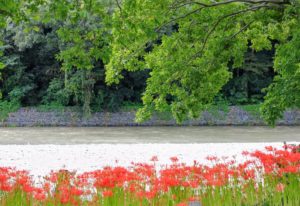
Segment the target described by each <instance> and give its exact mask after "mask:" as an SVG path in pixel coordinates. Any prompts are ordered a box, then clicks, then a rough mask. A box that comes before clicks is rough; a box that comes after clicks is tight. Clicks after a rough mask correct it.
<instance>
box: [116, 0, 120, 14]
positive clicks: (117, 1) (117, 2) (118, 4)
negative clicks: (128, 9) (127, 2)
mask: <svg viewBox="0 0 300 206" xmlns="http://www.w3.org/2000/svg"><path fill="white" fill-rule="evenodd" d="M115 1H116V4H117V6H118V8H119V10H120V12H122V7H121V5H120V2H119V0H115Z"/></svg>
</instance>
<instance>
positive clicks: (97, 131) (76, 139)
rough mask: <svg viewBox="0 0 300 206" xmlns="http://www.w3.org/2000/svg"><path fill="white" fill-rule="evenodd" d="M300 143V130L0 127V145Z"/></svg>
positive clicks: (257, 128)
mask: <svg viewBox="0 0 300 206" xmlns="http://www.w3.org/2000/svg"><path fill="white" fill-rule="evenodd" d="M283 141H287V142H291V141H292V142H300V127H275V128H269V127H82V128H75V127H74V128H72V127H41V128H35V127H33V128H30V127H29V128H28V127H26V128H22V127H17V128H0V145H1V144H2V145H12V144H13V145H14V144H17V145H18V144H20V145H24V144H30V145H40V144H56V145H70V144H71V145H74V144H144V143H159V144H164V143H174V144H177V143H178V144H186V143H231V142H236V143H247V142H248V143H251V142H253V143H255V142H283Z"/></svg>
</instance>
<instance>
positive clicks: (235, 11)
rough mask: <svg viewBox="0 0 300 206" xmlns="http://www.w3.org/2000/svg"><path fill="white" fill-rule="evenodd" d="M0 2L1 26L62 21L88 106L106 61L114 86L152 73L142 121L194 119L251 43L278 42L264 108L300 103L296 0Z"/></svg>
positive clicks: (299, 8)
mask: <svg viewBox="0 0 300 206" xmlns="http://www.w3.org/2000/svg"><path fill="white" fill-rule="evenodd" d="M0 8H1V9H0V26H2V27H6V26H7V24H10V22H12V21H13V22H14V24H19V22H30V24H28V25H29V26H31V30H36V31H37V32H38V30H39V24H40V23H42V24H52V26H53V24H55V26H54V27H53V28H55V33H56V34H57V35H58V38H59V42H60V43H59V52H58V53H57V54H56V58H57V59H58V60H59V61H60V62H61V68H62V70H63V71H64V74H65V77H64V79H65V84H67V82H68V81H71V82H72V79H71V78H70V77H69V76H68V74H75V73H77V74H78V75H79V76H81V80H80V81H77V83H76V81H73V84H71V85H72V86H70V87H69V91H73V94H74V95H75V96H76V85H77V86H80V87H82V88H83V89H82V91H83V92H82V93H81V94H80V95H81V96H82V99H84V104H83V106H84V107H85V108H86V110H87V112H89V111H88V110H89V105H90V103H91V95H92V93H91V91H92V89H91V88H93V85H94V84H95V81H96V80H95V78H94V79H93V78H91V76H93V74H94V72H92V70H93V69H94V68H96V67H97V65H98V66H99V60H101V64H102V65H105V81H106V83H107V84H108V85H116V84H119V83H120V82H121V80H122V79H123V80H122V81H124V79H126V77H127V76H126V73H124V71H129V72H136V71H150V74H149V77H148V78H147V81H146V88H145V91H144V93H143V96H142V101H143V108H141V109H140V110H139V111H138V113H137V121H144V120H146V119H148V118H150V117H151V115H152V114H153V112H154V111H159V112H162V111H166V110H169V109H170V110H171V111H172V114H173V116H174V117H175V118H176V120H177V121H178V122H182V121H184V120H185V119H187V118H196V117H198V116H199V115H200V114H201V112H202V111H203V110H205V109H206V108H207V107H208V106H209V105H211V104H212V102H213V101H214V98H215V97H216V95H218V93H219V92H220V91H221V89H222V88H223V86H224V85H225V84H226V83H227V82H228V81H229V80H230V78H232V69H235V68H241V67H242V66H243V64H244V62H245V55H246V54H247V52H248V51H249V49H250V50H253V51H256V52H260V51H265V50H275V56H274V70H275V72H276V77H275V78H274V81H273V83H272V84H271V85H270V86H269V87H268V88H267V89H266V92H267V95H266V97H265V101H264V104H263V106H262V109H261V110H262V114H263V116H264V118H265V119H266V121H267V122H268V123H270V124H274V122H275V120H276V119H278V118H279V117H281V116H282V114H283V112H284V111H285V110H286V109H288V108H293V107H297V108H299V107H300V84H299V80H300V68H299V66H300V53H299V49H298V48H299V46H300V29H299V28H300V24H299V23H300V16H299V15H300V1H299V0H221V1H213V0H163V1H162V0H122V1H121V0H115V1H104V0H79V1H72V0H58V1H47V0H40V1H34V0H31V1H28V0H27V1H25V0H24V1H21V0H18V1H11V0H7V1H1V3H0ZM37 22H40V23H38V24H36V23H37ZM54 22H55V23H54ZM3 67H4V64H0V68H3ZM78 72H80V73H78ZM124 75H125V77H124ZM73 77H74V76H73ZM74 82H75V84H74ZM72 89H73V90H72Z"/></svg>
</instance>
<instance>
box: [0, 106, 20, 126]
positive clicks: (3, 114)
mask: <svg viewBox="0 0 300 206" xmlns="http://www.w3.org/2000/svg"><path fill="white" fill-rule="evenodd" d="M19 108H20V104H19V103H18V102H14V101H11V102H8V101H0V121H4V120H5V119H6V118H7V117H8V115H9V113H11V112H15V111H17V110H18V109H19Z"/></svg>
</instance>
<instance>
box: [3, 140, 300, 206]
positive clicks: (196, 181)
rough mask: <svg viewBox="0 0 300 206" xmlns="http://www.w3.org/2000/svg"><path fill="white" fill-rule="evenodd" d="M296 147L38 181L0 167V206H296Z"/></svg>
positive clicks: (299, 162)
mask: <svg viewBox="0 0 300 206" xmlns="http://www.w3.org/2000/svg"><path fill="white" fill-rule="evenodd" d="M299 149H300V147H299V146H291V145H285V146H284V147H283V148H282V149H276V148H274V147H271V146H269V147H266V150H265V151H259V150H257V151H254V152H247V151H245V152H243V155H244V156H245V157H246V159H247V160H246V161H244V162H243V163H237V162H235V161H234V160H230V159H227V158H226V157H223V158H218V157H215V156H208V157H207V159H208V160H209V161H210V164H206V165H205V164H201V163H199V162H197V161H194V164H192V165H186V164H184V163H180V162H179V160H178V158H177V157H171V158H170V159H171V161H172V164H171V165H163V166H161V167H160V169H157V165H156V162H157V161H158V159H157V157H156V156H153V157H152V158H151V163H149V164H144V163H132V165H131V166H130V167H127V168H125V167H109V166H108V167H104V168H102V169H99V170H95V171H91V172H85V173H82V174H76V173H75V172H70V171H68V170H60V171H57V172H52V173H51V174H49V175H47V176H46V177H44V178H43V179H42V180H41V181H40V182H36V181H33V179H32V178H31V176H30V174H29V173H28V172H27V171H17V170H15V169H13V168H7V167H2V168H0V203H1V205H103V206H118V205H132V206H135V205H139V206H140V205H155V206H165V205H169V206H173V205H174V206H184V205H186V206H188V205H190V204H192V202H193V204H198V205H199V204H201V205H203V206H209V205H228V206H229V205H230V206H232V205H237V206H238V205H241V206H242V205H247V206H258V205H261V206H274V205H278V206H283V205H284V206H298V205H300V196H299V190H300V179H299V178H300V152H299Z"/></svg>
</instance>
